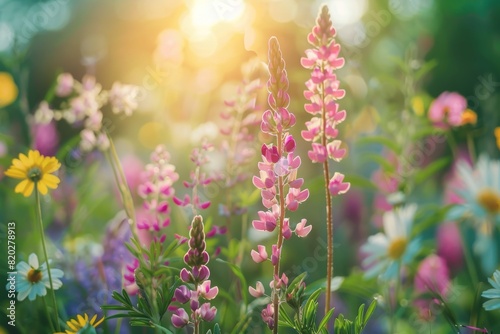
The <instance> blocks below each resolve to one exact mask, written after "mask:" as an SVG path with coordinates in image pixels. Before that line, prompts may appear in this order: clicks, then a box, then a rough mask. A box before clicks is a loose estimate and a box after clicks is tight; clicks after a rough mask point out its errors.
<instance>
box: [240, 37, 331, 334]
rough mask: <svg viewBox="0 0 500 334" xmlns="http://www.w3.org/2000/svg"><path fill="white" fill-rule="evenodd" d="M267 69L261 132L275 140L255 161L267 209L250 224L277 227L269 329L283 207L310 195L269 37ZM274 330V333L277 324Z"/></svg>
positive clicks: (276, 49) (257, 256) (262, 256)
mask: <svg viewBox="0 0 500 334" xmlns="http://www.w3.org/2000/svg"><path fill="white" fill-rule="evenodd" d="M268 68H269V74H270V77H269V80H268V82H267V89H268V91H269V95H268V103H269V109H268V110H266V111H265V112H264V114H263V115H262V121H261V131H262V132H264V133H267V134H269V135H271V136H273V137H274V138H276V141H275V142H274V143H272V144H264V145H262V148H261V155H262V161H261V162H259V163H258V168H259V176H254V177H253V179H252V182H253V184H254V186H255V187H256V188H258V189H260V191H261V198H262V204H263V205H264V207H266V208H267V209H268V210H267V211H259V212H258V215H259V219H256V220H253V221H252V225H253V227H254V228H255V229H256V230H259V231H267V232H273V231H274V230H275V229H276V228H277V229H278V240H277V242H276V243H275V244H273V245H272V246H271V248H272V252H271V257H270V259H271V263H272V265H273V267H274V272H273V281H272V282H271V287H273V294H272V299H273V306H272V307H273V308H272V309H273V310H276V312H274V311H273V312H269V310H270V309H269V310H267V311H266V310H264V311H263V313H266V314H267V315H266V317H263V319H264V321H265V322H266V323H267V324H268V326H270V328H274V324H277V323H278V312H279V304H280V303H281V302H282V301H283V300H284V296H280V294H281V295H283V292H280V291H278V290H279V288H278V286H279V285H280V284H281V281H280V280H279V263H280V257H281V249H282V246H283V241H284V240H286V239H289V238H290V237H291V236H292V230H291V229H290V221H289V218H287V217H286V210H289V211H295V210H297V209H298V207H299V204H301V203H303V202H304V201H305V200H306V199H307V198H308V197H309V190H307V189H303V190H302V189H301V187H302V186H303V184H304V180H303V179H300V178H297V171H298V168H299V167H300V165H301V159H300V157H299V156H296V155H295V154H294V152H295V149H296V147H297V143H296V142H295V139H294V138H293V136H292V135H290V134H289V132H288V131H289V130H290V128H291V127H292V126H294V125H295V123H296V119H295V115H294V114H293V113H291V112H290V111H289V110H288V106H289V104H290V96H289V95H288V92H287V91H288V85H289V83H288V77H287V73H286V70H285V61H284V60H283V57H282V54H281V50H280V46H279V43H278V41H277V39H276V38H275V37H272V38H271V39H270V40H269V65H268ZM325 154H326V153H325ZM251 256H252V259H253V260H254V261H255V262H257V263H260V262H264V261H265V260H267V258H268V254H267V252H266V249H265V247H264V246H262V245H259V246H258V251H255V250H252V251H251ZM257 287H258V286H257ZM250 291H251V293H252V295H255V296H258V295H260V294H261V291H260V290H259V291H257V290H255V289H253V290H250ZM262 291H263V289H262ZM262 293H263V292H262ZM268 308H269V307H268ZM269 318H270V319H269ZM270 324H272V325H270ZM274 331H275V333H276V332H277V327H276V328H275V329H274Z"/></svg>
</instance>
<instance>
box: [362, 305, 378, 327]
mask: <svg viewBox="0 0 500 334" xmlns="http://www.w3.org/2000/svg"><path fill="white" fill-rule="evenodd" d="M376 307H377V301H376V300H375V299H374V300H372V302H371V303H370V306H368V309H367V310H366V314H365V317H364V319H363V327H364V326H366V324H367V323H368V320H370V317H371V316H372V314H373V312H374V311H375V308H376Z"/></svg>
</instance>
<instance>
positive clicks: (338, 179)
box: [328, 172, 351, 196]
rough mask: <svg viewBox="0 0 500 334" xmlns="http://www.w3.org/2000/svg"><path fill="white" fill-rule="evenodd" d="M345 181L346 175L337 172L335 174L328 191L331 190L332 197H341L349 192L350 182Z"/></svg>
mask: <svg viewBox="0 0 500 334" xmlns="http://www.w3.org/2000/svg"><path fill="white" fill-rule="evenodd" d="M343 181H344V174H341V173H337V172H336V173H335V174H333V177H332V178H331V179H330V183H329V184H328V189H329V190H330V193H331V194H332V195H334V196H336V195H341V194H344V193H346V192H347V191H348V190H349V188H350V187H351V184H350V183H349V182H343Z"/></svg>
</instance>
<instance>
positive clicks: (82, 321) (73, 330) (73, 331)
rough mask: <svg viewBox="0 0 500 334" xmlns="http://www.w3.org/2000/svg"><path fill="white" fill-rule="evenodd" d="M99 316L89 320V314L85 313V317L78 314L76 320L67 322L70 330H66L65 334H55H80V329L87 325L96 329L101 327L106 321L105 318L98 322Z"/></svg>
mask: <svg viewBox="0 0 500 334" xmlns="http://www.w3.org/2000/svg"><path fill="white" fill-rule="evenodd" d="M96 320H97V314H95V315H94V316H93V317H92V319H90V320H89V316H88V315H87V313H84V314H83V317H82V316H81V315H80V314H78V315H77V316H76V319H70V320H68V321H66V325H67V326H68V327H69V329H67V330H66V332H65V333H61V332H59V333H54V334H78V332H79V331H80V329H83V328H85V326H87V325H90V326H92V327H94V328H96V327H97V326H99V325H100V324H101V322H103V321H104V317H102V319H100V320H97V321H96Z"/></svg>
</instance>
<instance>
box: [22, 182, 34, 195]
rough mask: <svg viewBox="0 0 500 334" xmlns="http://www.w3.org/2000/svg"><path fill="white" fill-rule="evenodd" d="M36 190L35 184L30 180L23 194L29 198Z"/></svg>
mask: <svg viewBox="0 0 500 334" xmlns="http://www.w3.org/2000/svg"><path fill="white" fill-rule="evenodd" d="M34 188H35V183H34V182H33V181H31V180H30V182H29V183H28V186H27V187H26V189H24V192H23V195H24V197H29V196H30V195H31V193H32V192H33V189H34Z"/></svg>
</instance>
